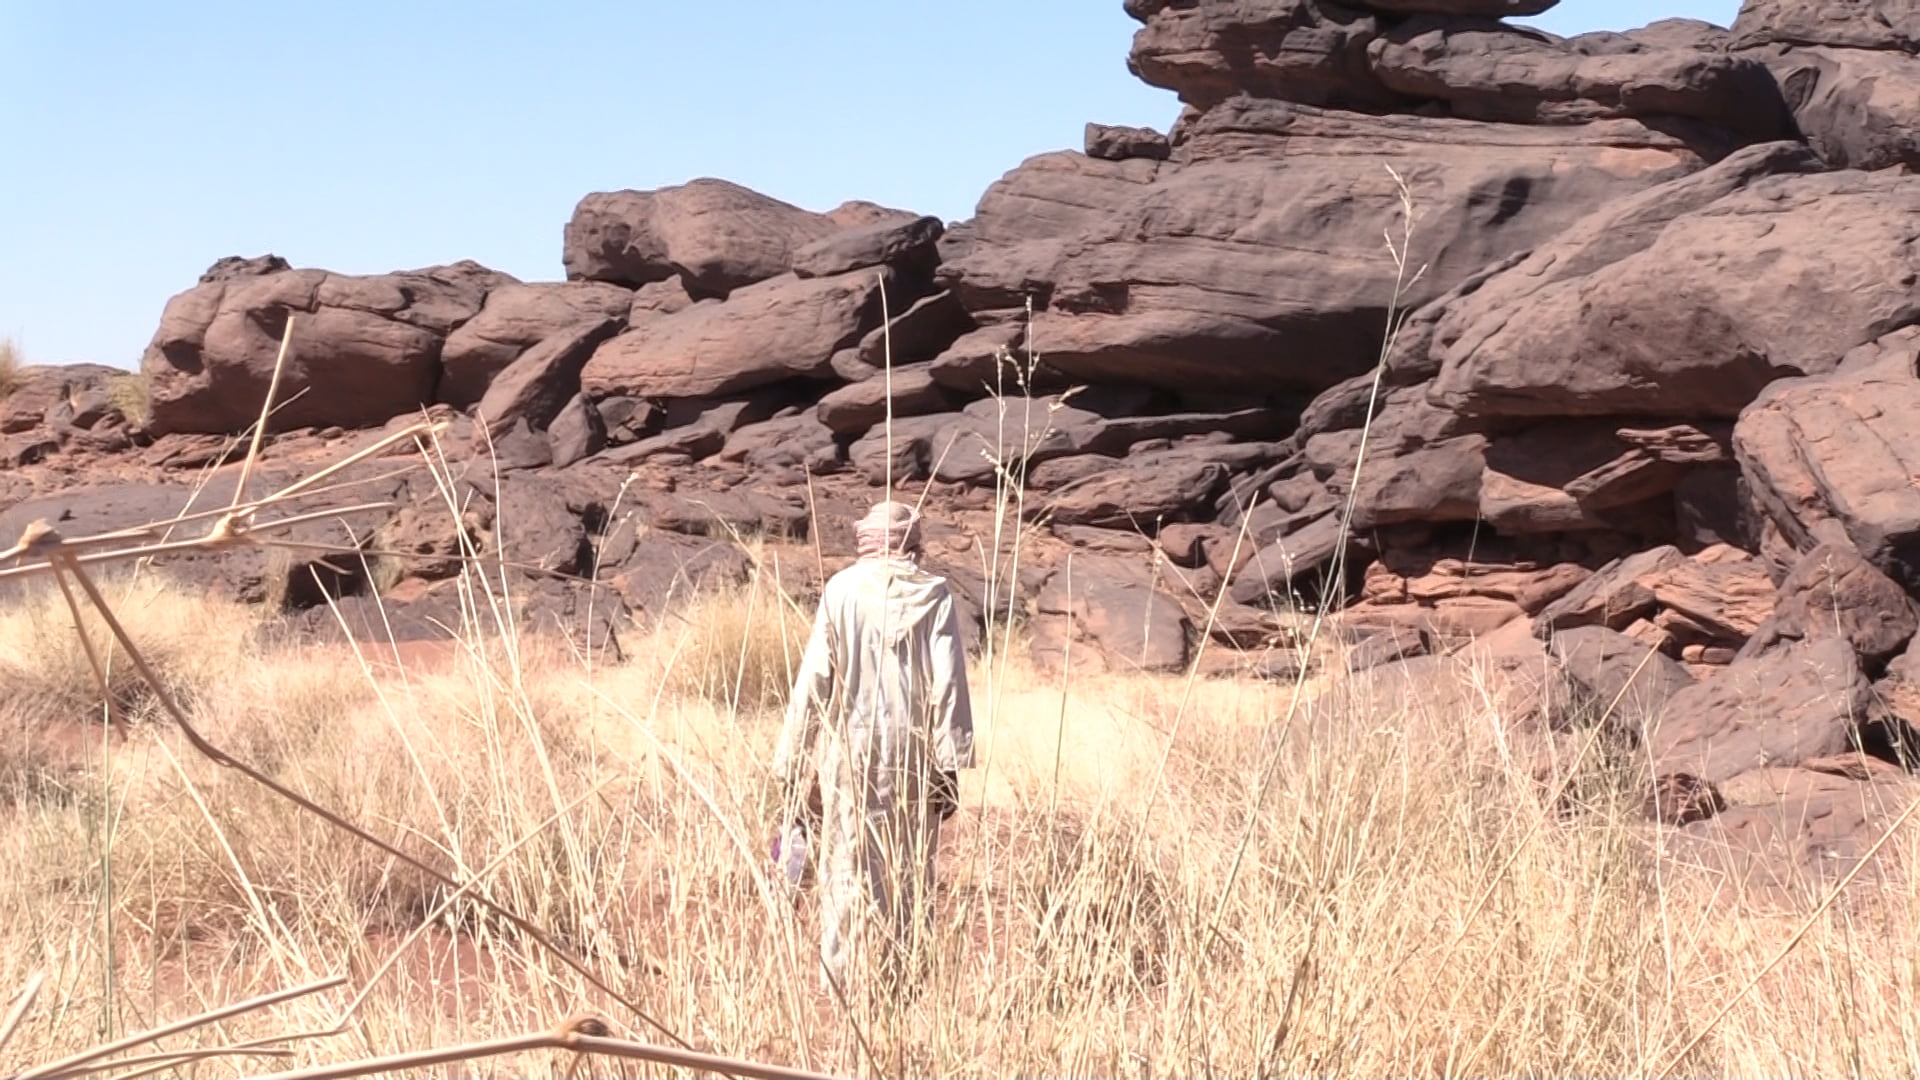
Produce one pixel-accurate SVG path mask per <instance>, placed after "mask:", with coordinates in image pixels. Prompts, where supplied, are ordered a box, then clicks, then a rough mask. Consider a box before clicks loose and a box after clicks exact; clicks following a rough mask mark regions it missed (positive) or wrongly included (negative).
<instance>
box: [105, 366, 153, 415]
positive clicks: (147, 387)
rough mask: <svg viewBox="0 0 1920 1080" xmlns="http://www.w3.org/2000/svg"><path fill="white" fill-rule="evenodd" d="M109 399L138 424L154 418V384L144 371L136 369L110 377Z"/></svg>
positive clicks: (122, 413)
mask: <svg viewBox="0 0 1920 1080" xmlns="http://www.w3.org/2000/svg"><path fill="white" fill-rule="evenodd" d="M107 400H109V401H111V402H113V407H114V408H116V409H118V410H120V415H121V416H124V417H126V418H127V419H128V420H131V421H132V422H133V423H134V424H136V425H144V424H145V423H146V422H147V421H148V420H151V419H153V384H152V383H150V382H149V381H148V380H147V377H146V375H145V374H144V373H141V372H138V371H136V372H131V373H129V374H126V375H115V376H113V377H112V378H110V379H108V380H107Z"/></svg>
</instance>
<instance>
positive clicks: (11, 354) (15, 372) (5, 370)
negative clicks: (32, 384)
mask: <svg viewBox="0 0 1920 1080" xmlns="http://www.w3.org/2000/svg"><path fill="white" fill-rule="evenodd" d="M24 366H25V361H23V360H22V359H21V356H20V346H18V345H16V344H14V341H13V339H12V338H0V399H4V398H6V396H7V395H9V394H11V393H13V392H14V391H15V390H18V389H19V388H20V369H21V368H22V367H24Z"/></svg>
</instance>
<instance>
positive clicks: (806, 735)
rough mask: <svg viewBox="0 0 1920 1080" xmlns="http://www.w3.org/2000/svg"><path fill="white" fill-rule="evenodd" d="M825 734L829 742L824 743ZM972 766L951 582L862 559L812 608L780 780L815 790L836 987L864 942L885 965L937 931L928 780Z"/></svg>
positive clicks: (825, 950) (826, 938) (934, 831)
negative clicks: (874, 946) (873, 938)
mask: <svg viewBox="0 0 1920 1080" xmlns="http://www.w3.org/2000/svg"><path fill="white" fill-rule="evenodd" d="M822 735H824V736H825V737H824V738H821V736H822ZM972 766H973V711H972V705H971V702H970V700H969V697H968V693H967V655H966V644H965V639H964V638H963V636H962V635H961V633H960V621H959V616H958V614H957V611H956V609H955V607H954V601H953V594H952V592H951V591H950V590H949V589H948V587H947V583H946V580H945V579H944V578H941V577H938V576H936V575H933V574H930V573H927V572H926V571H924V570H921V569H920V568H919V567H918V566H917V565H915V564H914V563H913V562H912V561H910V560H906V559H899V558H893V559H862V560H861V561H860V562H857V563H855V564H854V565H852V566H850V567H848V568H847V569H845V570H842V571H841V572H840V573H838V574H835V575H834V576H833V578H832V579H831V580H830V581H828V582H827V585H826V588H825V589H824V590H822V592H821V596H820V609H819V611H818V612H817V614H816V615H815V618H814V624H813V634H812V637H811V638H810V639H809V640H808V642H807V649H806V653H805V655H804V656H803V657H802V658H801V661H800V672H799V675H798V677H797V678H796V679H795V681H794V689H793V698H792V701H791V703H790V704H789V705H788V707H787V715H786V723H785V725H784V726H783V728H782V729H781V732H780V743H779V749H778V750H777V751H776V754H775V757H774V774H775V778H776V780H777V781H779V782H780V783H782V784H783V785H784V789H785V791H786V792H787V793H788V797H789V798H790V799H791V798H793V797H795V796H796V795H798V794H799V793H802V792H804V791H805V790H806V789H807V787H808V784H809V782H810V781H811V780H812V778H813V777H812V775H811V774H812V773H813V771H814V770H815V769H816V768H817V769H818V775H819V779H820V797H821V811H822V813H821V835H820V838H819V844H820V867H821V869H820V878H819V880H820V895H821V912H820V917H821V959H822V961H823V963H824V964H825V967H826V973H827V974H829V975H830V976H831V977H832V978H833V979H834V980H835V981H836V982H838V983H839V984H840V985H841V986H843V987H844V986H845V985H846V975H847V973H848V972H849V971H852V972H855V973H856V974H857V973H859V972H861V971H864V970H866V968H865V967H864V962H863V961H862V959H861V955H860V954H861V953H862V952H863V951H864V949H865V945H866V943H867V942H868V940H869V934H870V932H872V931H878V932H879V933H880V935H881V937H880V940H879V942H878V944H879V945H880V946H881V953H882V954H883V955H880V956H875V957H872V958H870V959H871V960H873V961H879V962H881V963H889V964H890V963H893V962H895V961H897V960H899V959H900V958H901V956H902V951H903V950H905V951H906V952H912V951H913V946H914V941H913V938H914V937H915V936H917V935H918V934H921V933H923V932H925V931H926V930H928V929H930V928H931V923H930V921H929V918H928V916H929V914H930V911H929V906H928V905H927V904H926V902H925V901H926V900H927V899H928V893H929V886H930V885H931V883H932V871H933V860H934V855H935V851H936V841H937V839H938V836H939V826H940V822H939V820H938V818H937V817H935V816H934V815H933V814H932V812H931V810H930V809H929V807H928V805H927V794H928V786H929V783H930V779H931V777H932V776H933V775H934V774H936V773H939V772H955V771H958V770H960V769H967V768H971V767H972Z"/></svg>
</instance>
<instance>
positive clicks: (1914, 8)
mask: <svg viewBox="0 0 1920 1080" xmlns="http://www.w3.org/2000/svg"><path fill="white" fill-rule="evenodd" d="M1733 33H1734V36H1735V39H1736V41H1737V42H1738V43H1739V44H1740V45H1742V46H1752V45H1769V44H1783V45H1837V46H1840V47H1842V48H1851V49H1891V50H1896V51H1901V52H1909V53H1911V52H1920V2H1916V0H1746V2H1745V3H1744V4H1742V5H1741V6H1740V14H1739V16H1738V17H1737V18H1735V19H1734V21H1733Z"/></svg>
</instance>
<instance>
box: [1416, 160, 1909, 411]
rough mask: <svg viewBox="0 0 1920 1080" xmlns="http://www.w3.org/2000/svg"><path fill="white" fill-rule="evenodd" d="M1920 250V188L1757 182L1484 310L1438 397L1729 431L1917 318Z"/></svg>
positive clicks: (1852, 180)
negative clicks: (1725, 422) (1777, 389)
mask: <svg viewBox="0 0 1920 1080" xmlns="http://www.w3.org/2000/svg"><path fill="white" fill-rule="evenodd" d="M1916 238H1920V178H1916V177H1912V176H1901V175H1896V174H1891V173H1883V174H1861V173H1854V172H1837V173H1826V174H1818V175H1802V176H1791V175H1790V176H1775V177H1766V178H1763V179H1759V180H1756V181H1754V182H1753V183H1751V184H1750V185H1747V186H1746V188H1745V189H1744V190H1741V191H1737V192H1735V193H1733V194H1730V195H1727V196H1726V197H1724V198H1722V199H1719V200H1716V201H1715V202H1713V203H1712V204H1711V205H1709V206H1707V207H1705V208H1703V209H1701V210H1699V211H1697V212H1694V213H1691V214H1686V215H1684V216H1681V217H1678V218H1676V219H1673V220H1671V221H1670V222H1669V223H1667V224H1666V226H1665V227H1664V228H1662V229H1661V230H1660V232H1659V235H1658V238H1657V239H1655V240H1654V241H1653V243H1651V244H1649V245H1648V246H1646V247H1645V248H1644V249H1643V250H1640V251H1637V252H1634V253H1633V254H1630V255H1628V256H1626V257H1624V258H1620V259H1617V260H1613V261H1611V262H1609V263H1608V264H1606V265H1604V266H1600V267H1597V268H1594V269H1593V270H1592V271H1591V272H1589V273H1585V274H1580V275H1577V276H1567V277H1563V278H1562V279H1561V280H1558V281H1555V282H1554V283H1552V284H1550V285H1545V286H1543V287H1538V288H1535V289H1533V290H1531V292H1530V295H1527V296H1526V297H1525V300H1524V302H1523V303H1524V307H1523V309H1502V310H1500V311H1497V312H1489V313H1488V314H1487V315H1486V316H1485V319H1486V322H1485V323H1484V324H1482V325H1479V326H1475V327H1473V328H1472V329H1470V330H1468V331H1465V332H1463V333H1462V334H1461V336H1460V337H1459V339H1458V340H1456V341H1455V342H1454V343H1453V345H1452V346H1451V347H1450V348H1449V349H1448V351H1447V354H1446V359H1445V361H1444V363H1443V367H1442V369H1441V372H1440V374H1439V377H1438V378H1437V379H1436V380H1435V381H1434V384H1433V397H1434V398H1435V399H1436V400H1437V401H1438V402H1439V403H1440V404H1442V405H1444V406H1446V407H1448V408H1450V409H1454V410H1456V411H1459V412H1463V413H1468V414H1474V415H1481V416H1603V415H1623V414H1624V415H1639V416H1676V415H1677V416H1686V417H1699V418H1729V419H1730V418H1732V417H1734V416H1737V415H1738V414H1739V412H1740V410H1741V409H1742V408H1743V407H1745V406H1746V405H1747V403H1748V402H1750V401H1752V400H1753V399H1754V397H1755V396H1756V395H1758V394H1759V392H1760V390H1761V389H1762V388H1763V387H1765V386H1766V385H1767V384H1768V383H1770V382H1772V381H1773V380H1775V379H1778V378H1780V377H1782V376H1785V375H1795V374H1806V375H1811V374H1820V373H1823V372H1828V371H1832V370H1833V369H1834V368H1835V367H1836V366H1837V365H1838V364H1839V361H1840V358H1841V356H1842V355H1843V354H1844V353H1845V352H1846V351H1847V350H1848V349H1851V348H1853V347H1854V346H1857V345H1861V344H1864V343H1866V342H1869V341H1872V340H1873V339H1874V338H1875V337H1877V336H1878V335H1880V334H1882V333H1884V332H1885V331H1886V330H1887V329H1888V328H1889V327H1892V326H1897V325H1900V324H1901V323H1902V322H1903V321H1906V320H1910V319H1911V318H1912V317H1913V316H1912V310H1913V303H1914V301H1913V294H1912V287H1911V285H1910V284H1903V283H1910V282H1911V281H1913V280H1914V279H1915V276H1916V275H1920V244H1916V243H1915V241H1916ZM1530 270H1531V267H1528V266H1526V265H1524V264H1523V266H1522V267H1520V268H1516V269H1515V270H1513V271H1509V273H1510V274H1516V275H1518V274H1526V273H1528V272H1529V271H1530ZM1475 306H1476V307H1480V308H1481V310H1485V309H1484V307H1483V306H1481V305H1475ZM1523 311H1524V317H1522V312H1523ZM1463 314H1464V313H1463Z"/></svg>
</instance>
